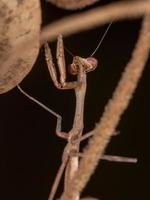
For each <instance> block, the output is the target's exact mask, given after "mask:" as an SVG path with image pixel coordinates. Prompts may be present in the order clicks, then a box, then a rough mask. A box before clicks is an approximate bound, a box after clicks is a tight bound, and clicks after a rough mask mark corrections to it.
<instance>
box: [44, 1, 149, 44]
mask: <svg viewBox="0 0 150 200" xmlns="http://www.w3.org/2000/svg"><path fill="white" fill-rule="evenodd" d="M144 13H145V14H146V13H150V1H149V0H142V1H139V0H138V1H136V2H135V1H126V2H119V3H112V4H109V5H106V6H103V7H98V8H94V9H91V10H89V11H86V12H82V13H81V14H75V15H72V16H70V17H66V18H63V19H60V20H59V21H57V22H54V23H52V24H50V25H47V26H46V27H45V28H43V30H42V32H41V43H42V44H43V43H45V41H52V40H54V39H55V38H56V37H57V35H58V34H60V33H61V34H63V36H67V35H70V34H72V33H77V32H80V31H83V30H88V29H92V28H94V27H97V26H99V25H102V24H105V23H108V22H110V21H112V19H114V20H122V19H126V18H133V17H134V18H137V17H140V16H142V15H143V14H144ZM81 19H82V20H81Z"/></svg>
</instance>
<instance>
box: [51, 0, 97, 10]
mask: <svg viewBox="0 0 150 200" xmlns="http://www.w3.org/2000/svg"><path fill="white" fill-rule="evenodd" d="M47 1H48V2H51V3H53V4H54V5H56V6H58V7H60V8H65V9H69V10H76V9H81V8H84V7H86V6H89V5H91V4H94V3H95V2H97V1H99V0H57V1H56V0H47Z"/></svg>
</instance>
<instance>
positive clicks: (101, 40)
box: [90, 21, 113, 57]
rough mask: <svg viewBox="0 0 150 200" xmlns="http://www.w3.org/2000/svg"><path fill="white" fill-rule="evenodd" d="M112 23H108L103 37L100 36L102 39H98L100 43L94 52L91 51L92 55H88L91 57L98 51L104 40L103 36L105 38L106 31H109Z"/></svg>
mask: <svg viewBox="0 0 150 200" xmlns="http://www.w3.org/2000/svg"><path fill="white" fill-rule="evenodd" d="M112 23H113V21H112V22H110V24H109V25H108V27H107V29H106V31H105V32H104V34H103V36H102V38H101V39H100V41H99V43H98V45H97V47H96V48H95V50H94V51H93V53H92V54H91V55H90V56H91V57H92V56H93V55H94V54H95V53H96V51H97V50H98V49H99V47H100V46H101V44H102V42H103V40H104V38H105V36H106V34H107V33H108V31H109V29H110V27H111V25H112Z"/></svg>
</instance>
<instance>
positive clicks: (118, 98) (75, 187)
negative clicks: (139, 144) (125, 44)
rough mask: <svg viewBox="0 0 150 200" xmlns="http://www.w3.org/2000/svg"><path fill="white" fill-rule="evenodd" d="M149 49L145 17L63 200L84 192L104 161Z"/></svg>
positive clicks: (149, 20) (149, 33) (149, 22)
mask: <svg viewBox="0 0 150 200" xmlns="http://www.w3.org/2000/svg"><path fill="white" fill-rule="evenodd" d="M149 48H150V15H147V16H145V18H144V21H143V25H142V28H141V31H140V36H139V39H138V41H137V44H136V46H135V49H134V51H133V54H132V57H131V60H130V62H129V63H128V64H127V66H126V68H125V71H124V72H123V74H122V77H121V80H120V81H119V84H118V86H117V88H116V90H115V92H114V94H113V97H112V99H111V100H109V102H108V104H107V106H106V108H105V111H104V114H103V116H102V118H101V119H100V122H99V124H98V125H97V126H96V128H95V135H94V136H93V138H91V140H90V141H89V144H88V147H87V148H86V149H85V151H84V155H85V156H84V157H83V158H82V160H81V162H80V165H79V170H78V172H77V173H76V175H75V177H74V179H73V180H72V182H71V184H70V185H69V188H68V190H67V191H70V192H68V193H64V194H63V195H62V197H61V200H71V199H72V197H73V196H74V194H76V192H81V191H82V190H83V188H84V187H85V185H86V184H87V182H88V180H89V179H90V176H91V175H92V173H93V172H94V170H95V168H96V166H97V164H98V162H99V160H100V159H101V157H102V155H103V153H104V151H105V148H106V146H107V144H108V143H109V141H110V139H111V136H112V135H113V133H114V131H115V128H116V126H117V124H118V123H119V120H120V118H121V115H122V114H123V113H124V111H125V109H126V108H127V106H128V104H129V101H130V99H131V98H132V96H133V92H134V91H135V89H136V86H137V83H138V81H139V79H140V77H141V75H142V72H143V70H144V66H145V63H146V61H147V59H148V55H149Z"/></svg>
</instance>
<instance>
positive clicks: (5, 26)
mask: <svg viewBox="0 0 150 200" xmlns="http://www.w3.org/2000/svg"><path fill="white" fill-rule="evenodd" d="M40 24H41V11H40V2H39V0H30V1H26V0H11V1H7V0H1V1H0V93H4V92H7V91H9V90H10V89H12V88H13V87H15V86H16V85H17V84H19V83H20V82H21V81H22V79H23V78H24V77H25V76H26V75H27V74H28V73H29V71H30V70H31V69H32V66H33V64H34V62H35V60H36V58H37V55H38V52H39V45H40V44H39V33H40Z"/></svg>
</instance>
